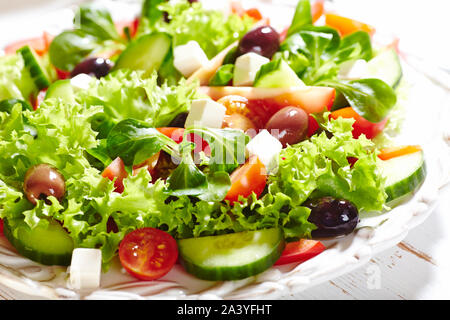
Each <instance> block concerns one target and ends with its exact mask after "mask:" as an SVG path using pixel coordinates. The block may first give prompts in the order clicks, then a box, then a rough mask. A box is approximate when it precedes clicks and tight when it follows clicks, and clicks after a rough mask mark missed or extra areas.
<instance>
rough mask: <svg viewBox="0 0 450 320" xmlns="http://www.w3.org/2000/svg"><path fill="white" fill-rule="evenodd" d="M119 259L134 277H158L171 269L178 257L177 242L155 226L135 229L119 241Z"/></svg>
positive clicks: (152, 278) (149, 278)
mask: <svg viewBox="0 0 450 320" xmlns="http://www.w3.org/2000/svg"><path fill="white" fill-rule="evenodd" d="M119 259H120V262H121V264H122V266H123V267H124V268H125V270H127V272H128V273H130V274H131V275H133V276H134V277H136V278H138V279H140V280H155V279H159V278H161V277H163V276H164V275H166V274H167V273H168V272H169V271H170V270H171V269H172V267H173V266H174V265H175V263H176V261H177V259H178V247H177V242H176V241H175V239H174V238H173V237H172V236H171V235H170V234H168V233H167V232H165V231H162V230H159V229H156V228H141V229H137V230H134V231H132V232H130V233H128V234H127V235H126V236H125V237H124V238H123V240H122V241H121V243H120V246H119Z"/></svg>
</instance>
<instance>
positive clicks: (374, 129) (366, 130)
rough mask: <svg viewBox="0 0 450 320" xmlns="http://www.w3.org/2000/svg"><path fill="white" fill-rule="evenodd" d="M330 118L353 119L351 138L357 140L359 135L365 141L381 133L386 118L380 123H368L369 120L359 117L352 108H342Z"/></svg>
mask: <svg viewBox="0 0 450 320" xmlns="http://www.w3.org/2000/svg"><path fill="white" fill-rule="evenodd" d="M330 116H331V118H333V119H337V118H339V117H342V118H346V119H349V118H353V119H355V123H353V131H352V133H353V137H354V138H355V139H357V138H358V137H359V136H360V135H362V134H364V135H366V138H367V139H372V138H375V137H376V136H377V135H378V134H379V133H380V132H381V131H383V129H384V127H385V125H386V122H387V118H386V119H384V120H382V121H380V122H376V123H374V122H370V121H369V120H366V119H364V118H363V117H361V116H360V115H359V114H358V113H357V112H356V111H355V110H353V108H352V107H346V108H342V109H339V110H336V111H333V112H332V113H331V115H330Z"/></svg>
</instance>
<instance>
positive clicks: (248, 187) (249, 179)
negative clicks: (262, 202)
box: [225, 156, 267, 203]
mask: <svg viewBox="0 0 450 320" xmlns="http://www.w3.org/2000/svg"><path fill="white" fill-rule="evenodd" d="M230 179H231V188H230V190H228V193H227V195H226V196H225V200H228V201H230V202H232V203H233V202H236V201H238V200H239V196H243V197H244V198H247V197H248V196H250V195H251V194H252V192H254V193H255V194H256V195H257V196H258V197H259V196H260V195H261V193H262V192H263V191H264V188H265V187H266V180H267V171H266V167H265V166H264V164H263V163H262V162H261V161H260V160H259V159H258V157H256V156H253V157H250V159H249V160H248V161H247V162H246V163H245V164H244V165H242V166H241V167H239V168H238V169H236V170H235V171H234V172H233V173H232V174H231V175H230Z"/></svg>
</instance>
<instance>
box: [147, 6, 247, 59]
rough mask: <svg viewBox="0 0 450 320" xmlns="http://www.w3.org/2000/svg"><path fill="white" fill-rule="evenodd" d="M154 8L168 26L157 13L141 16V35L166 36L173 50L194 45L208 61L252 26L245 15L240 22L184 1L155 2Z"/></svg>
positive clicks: (236, 17)
mask: <svg viewBox="0 0 450 320" xmlns="http://www.w3.org/2000/svg"><path fill="white" fill-rule="evenodd" d="M155 5H156V6H157V8H158V9H159V11H160V12H163V13H164V14H166V15H167V18H168V19H169V22H166V21H165V20H164V19H162V18H161V17H162V16H161V15H160V12H158V10H153V11H152V12H153V13H152V15H151V17H146V16H145V14H144V19H143V20H142V25H141V26H140V30H139V32H140V33H141V34H142V33H150V32H155V31H159V32H167V33H168V34H170V35H172V37H173V47H176V46H178V45H182V44H186V43H187V42H188V41H191V40H194V41H197V42H198V44H199V45H200V47H201V48H202V49H203V50H204V51H205V53H206V55H207V56H208V58H210V59H211V58H212V57H214V56H215V55H217V54H218V53H219V52H220V51H222V50H223V49H225V48H226V47H227V46H229V45H230V44H232V43H233V42H235V41H237V40H238V39H240V38H241V37H242V36H243V35H244V34H245V33H246V32H247V31H248V30H250V28H251V27H252V25H253V24H254V23H255V21H254V20H253V19H252V18H250V17H248V16H247V15H245V16H244V17H242V18H241V17H239V16H237V15H235V14H230V15H226V14H224V13H222V12H220V11H217V10H206V9H204V8H203V7H202V4H201V3H197V2H196V3H192V4H190V3H189V2H188V1H186V0H182V1H176V2H166V3H162V4H159V3H158V1H156V2H155ZM153 9H155V8H153ZM147 10H148V9H147ZM146 12H147V11H146ZM155 17H156V18H155Z"/></svg>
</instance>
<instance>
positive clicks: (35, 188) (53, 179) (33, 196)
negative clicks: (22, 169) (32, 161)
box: [23, 163, 66, 204]
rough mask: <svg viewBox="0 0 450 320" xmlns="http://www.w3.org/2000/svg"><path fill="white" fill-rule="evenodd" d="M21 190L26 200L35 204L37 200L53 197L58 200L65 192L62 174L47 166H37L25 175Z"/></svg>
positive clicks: (43, 164)
mask: <svg viewBox="0 0 450 320" xmlns="http://www.w3.org/2000/svg"><path fill="white" fill-rule="evenodd" d="M23 190H24V192H25V196H26V197H27V199H28V200H29V201H30V202H31V203H33V204H36V203H37V200H40V199H45V198H46V197H49V196H54V197H55V198H57V199H58V200H60V199H61V198H62V197H63V196H64V194H65V192H66V183H65V181H64V177H63V176H62V174H61V173H60V172H59V171H58V170H57V169H56V168H54V167H52V166H51V165H49V164H45V163H42V164H38V165H35V166H33V167H31V168H30V169H28V171H27V173H26V174H25V180H24V184H23Z"/></svg>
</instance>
